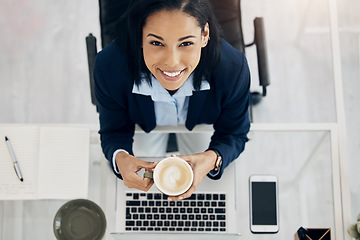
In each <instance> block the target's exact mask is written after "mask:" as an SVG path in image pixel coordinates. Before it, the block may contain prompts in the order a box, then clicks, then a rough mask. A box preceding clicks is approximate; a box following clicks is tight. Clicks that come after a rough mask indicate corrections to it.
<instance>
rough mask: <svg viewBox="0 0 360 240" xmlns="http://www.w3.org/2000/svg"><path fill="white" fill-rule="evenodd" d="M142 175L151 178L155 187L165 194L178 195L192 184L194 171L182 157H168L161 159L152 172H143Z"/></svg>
mask: <svg viewBox="0 0 360 240" xmlns="http://www.w3.org/2000/svg"><path fill="white" fill-rule="evenodd" d="M144 177H147V178H152V179H153V180H154V183H155V185H156V187H157V188H158V189H159V190H160V191H161V192H162V193H164V194H165V195H168V196H178V195H180V194H183V193H185V192H186V191H187V190H188V189H189V188H190V187H191V185H192V183H193V180H194V173H193V170H192V168H191V166H190V165H189V163H187V162H186V161H185V160H184V159H182V158H179V157H168V158H165V159H163V160H161V161H160V162H159V163H158V164H157V165H156V167H155V168H154V170H153V172H152V173H150V172H145V174H144Z"/></svg>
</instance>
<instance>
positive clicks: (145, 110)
mask: <svg viewBox="0 0 360 240" xmlns="http://www.w3.org/2000/svg"><path fill="white" fill-rule="evenodd" d="M94 79H95V94H96V98H97V100H98V110H99V119H100V131H99V133H100V137H101V146H102V149H103V152H104V154H105V157H106V158H107V159H108V160H109V161H110V162H112V156H113V153H114V152H115V151H116V150H117V149H124V150H126V151H128V152H129V153H130V154H133V151H132V143H133V135H134V131H135V124H138V125H139V126H140V127H141V128H142V129H143V130H144V131H145V132H147V133H148V132H150V131H151V130H153V129H154V128H155V127H156V119H155V111H154V102H153V101H152V100H151V97H150V96H144V95H140V94H133V93H132V89H133V84H134V82H133V79H132V77H131V73H130V72H129V70H128V68H127V61H126V58H125V56H124V54H123V53H122V52H121V50H120V48H119V46H118V45H117V43H116V42H115V41H114V42H113V43H112V44H110V45H108V46H107V47H105V48H104V49H103V50H102V51H101V52H99V53H98V55H97V57H96V60H95V67H94ZM249 88H250V73H249V68H248V65H247V61H246V58H245V56H244V54H243V53H241V52H240V51H238V50H236V49H235V48H233V47H232V46H231V45H230V44H229V43H227V42H225V41H222V43H221V58H220V62H219V64H218V66H217V68H216V69H215V71H214V72H213V74H212V77H211V81H210V90H204V91H194V93H193V95H192V96H191V97H190V101H189V108H188V114H187V119H186V123H185V126H186V128H187V129H189V130H190V131H191V130H192V129H193V128H194V127H195V125H197V124H212V125H213V127H214V130H215V131H214V134H213V136H212V137H211V141H210V144H209V149H215V150H217V151H218V152H219V153H220V154H221V156H222V159H223V164H222V168H221V171H220V174H218V175H217V176H216V177H215V178H216V179H218V178H220V177H221V174H222V173H223V171H224V168H225V167H226V166H228V165H229V164H230V162H231V161H233V160H234V159H236V158H237V157H238V156H239V155H240V153H241V152H242V151H243V150H244V147H245V143H246V142H247V140H248V138H247V133H248V131H249V128H250V121H249V116H248V105H249ZM116 175H117V176H118V177H119V178H121V175H119V174H116Z"/></svg>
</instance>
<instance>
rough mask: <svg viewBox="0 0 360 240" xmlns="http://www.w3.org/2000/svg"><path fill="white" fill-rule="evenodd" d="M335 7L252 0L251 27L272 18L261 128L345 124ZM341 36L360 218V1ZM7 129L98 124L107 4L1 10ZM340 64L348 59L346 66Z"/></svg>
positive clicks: (248, 5) (342, 20)
mask: <svg viewBox="0 0 360 240" xmlns="http://www.w3.org/2000/svg"><path fill="white" fill-rule="evenodd" d="M329 2H332V0H328V1H327V0H271V1H262V0H251V1H250V0H243V1H242V12H243V28H244V29H243V30H244V36H245V41H246V42H247V43H249V42H251V41H252V40H253V23H252V21H253V19H254V18H255V17H257V16H261V17H263V18H264V22H265V32H266V41H267V49H268V61H269V72H270V79H271V85H270V86H269V88H268V95H267V96H266V97H265V98H264V99H263V101H262V102H261V103H260V104H259V105H258V106H256V107H255V108H254V113H253V114H254V122H259V123H299V122H300V123H322V122H337V121H339V120H341V117H342V116H340V117H339V115H338V113H339V112H341V111H340V110H339V109H336V105H335V103H336V102H335V101H336V98H335V90H336V89H335V86H338V85H335V84H334V73H333V65H332V64H333V56H334V55H333V54H332V45H331V44H332V42H331V35H330V34H331V32H330V19H331V18H330V14H329ZM336 5H337V9H336V10H337V16H338V19H337V21H338V32H339V38H340V39H339V40H340V53H341V59H340V61H341V75H340V78H341V79H342V87H343V97H344V99H343V100H344V106H343V107H344V111H345V118H344V119H345V123H346V133H345V134H346V141H345V143H346V144H347V153H348V154H347V155H348V159H344V161H348V165H349V169H348V171H349V178H350V189H351V202H352V220H353V221H355V219H356V217H357V215H358V214H359V213H360V191H359V189H360V175H359V169H360V161H359V155H360V127H359V125H358V123H359V122H360V111H359V108H358V107H357V106H358V105H359V104H360V81H359V80H360V15H359V14H358V12H359V11H358V10H359V9H360V2H359V1H357V0H341V1H340V0H338V1H336ZM0 29H1V30H2V32H1V37H0V96H1V99H2V101H1V102H0V123H97V121H98V116H97V113H96V110H95V107H94V106H93V105H91V102H90V91H89V79H88V74H89V73H88V66H87V57H86V46H85V37H86V36H87V35H88V34H89V33H93V34H94V35H95V36H96V37H97V38H98V49H100V40H99V39H100V37H99V36H100V33H99V32H100V29H99V21H98V2H97V1H86V0H78V1H70V0H64V1H46V0H31V1H30V0H18V1H2V2H1V3H0ZM246 53H247V57H248V61H249V65H250V69H251V73H252V89H253V90H254V91H260V90H261V89H259V87H258V84H257V82H258V80H257V65H256V53H255V48H249V49H247V50H246ZM336 60H338V59H336Z"/></svg>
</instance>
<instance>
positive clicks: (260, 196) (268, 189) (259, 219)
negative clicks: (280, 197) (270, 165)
mask: <svg viewBox="0 0 360 240" xmlns="http://www.w3.org/2000/svg"><path fill="white" fill-rule="evenodd" d="M251 184H252V198H251V199H252V200H251V201H252V224H253V225H277V214H276V183H275V182H252V183H251Z"/></svg>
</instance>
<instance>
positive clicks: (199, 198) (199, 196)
mask: <svg viewBox="0 0 360 240" xmlns="http://www.w3.org/2000/svg"><path fill="white" fill-rule="evenodd" d="M197 199H198V200H204V199H205V195H204V194H202V193H200V194H198V195H197Z"/></svg>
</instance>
